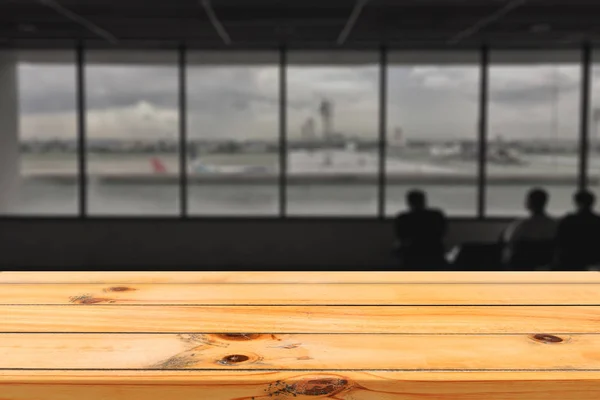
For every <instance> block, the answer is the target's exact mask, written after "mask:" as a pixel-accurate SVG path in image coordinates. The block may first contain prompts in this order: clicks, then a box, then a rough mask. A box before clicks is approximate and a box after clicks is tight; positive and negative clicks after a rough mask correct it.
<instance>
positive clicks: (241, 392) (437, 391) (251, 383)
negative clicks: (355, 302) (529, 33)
mask: <svg viewBox="0 0 600 400" xmlns="http://www.w3.org/2000/svg"><path fill="white" fill-rule="evenodd" d="M599 392H600V376H599V374H598V373H597V372H563V371H561V372H443V373H440V372H437V373H436V372H386V371H377V372H355V371H349V372H341V371H340V372H337V373H336V372H327V373H314V372H312V373H311V372H282V371H244V372H241V371H60V372H56V371H35V372H33V371H0V399H2V400H40V399H43V400H80V399H86V400H106V399H111V400H162V399H173V400H198V399H210V400H285V399H296V400H309V399H316V398H328V399H338V400H423V399H435V400H467V399H468V400H523V399H527V400H554V399H568V400H590V399H595V398H597V397H598V393H599Z"/></svg>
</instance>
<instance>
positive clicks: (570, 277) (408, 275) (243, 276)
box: [0, 267, 600, 284]
mask: <svg viewBox="0 0 600 400" xmlns="http://www.w3.org/2000/svg"><path fill="white" fill-rule="evenodd" d="M83 268H85V267H83ZM0 283H44V284H47V283H101V284H121V283H123V284H137V283H293V284H303V283H443V284H453V283H484V284H488V283H535V284H539V283H600V272H589V271H586V272H501V271H489V272H484V271H482V272H465V271H457V272H396V271H393V272H387V271H351V272H332V271H302V272H283V271H256V272H248V271H227V272H223V271H206V272H196V271H194V272H192V271H190V272H184V271H181V272H171V271H169V272H159V271H156V272H126V271H123V272H121V271H102V272H94V271H69V272H67V271H51V272H37V271H34V272H21V271H4V272H2V271H0Z"/></svg>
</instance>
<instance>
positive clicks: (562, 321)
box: [0, 304, 600, 334]
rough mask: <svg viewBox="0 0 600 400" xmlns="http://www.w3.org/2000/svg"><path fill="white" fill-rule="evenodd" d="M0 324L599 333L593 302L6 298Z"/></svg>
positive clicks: (21, 327)
mask: <svg viewBox="0 0 600 400" xmlns="http://www.w3.org/2000/svg"><path fill="white" fill-rule="evenodd" d="M0 332H158V333H182V332H222V333H225V332H227V333H239V332H249V333H263V332H272V333H444V334H447V333H490V334H493V333H538V332H557V333H597V332H600V307H592V306H521V307H513V306H494V307H490V306H460V307H451V306H427V307H418V306H353V307H344V306H326V307H319V306H282V307H277V306H247V307H240V306H230V307H224V306H205V307H202V306H169V307H164V306H126V305H122V306H121V305H119V306H111V305H93V304H92V305H72V306H60V305H57V306H0Z"/></svg>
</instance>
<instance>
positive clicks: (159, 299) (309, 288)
mask: <svg viewBox="0 0 600 400" xmlns="http://www.w3.org/2000/svg"><path fill="white" fill-rule="evenodd" d="M0 304H131V305H134V304H143V305H145V304H164V305H171V304H191V305H193V304H200V305H204V304H206V305H220V304H229V305H234V304H239V305H257V304H269V305H299V304H306V305H311V304H324V305H348V304H352V305H354V304H356V305H377V304H386V305H421V304H426V305H487V304H490V305H538V304H542V305H544V304H561V305H577V304H580V305H600V283H599V284H485V285H484V284H454V285H445V284H384V283H381V284H360V283H350V284H335V283H325V284H312V285H298V284H287V283H283V284H276V285H274V284H235V283H234V284H226V283H225V284H114V285H106V284H48V285H41V284H0Z"/></svg>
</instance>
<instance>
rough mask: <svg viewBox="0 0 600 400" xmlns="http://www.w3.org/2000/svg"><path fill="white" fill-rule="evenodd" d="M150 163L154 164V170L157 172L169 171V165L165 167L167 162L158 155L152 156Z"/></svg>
mask: <svg viewBox="0 0 600 400" xmlns="http://www.w3.org/2000/svg"><path fill="white" fill-rule="evenodd" d="M150 164H152V171H153V172H154V173H155V174H164V173H166V172H167V167H165V164H163V162H162V161H160V159H159V158H158V157H152V159H151V160H150Z"/></svg>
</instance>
